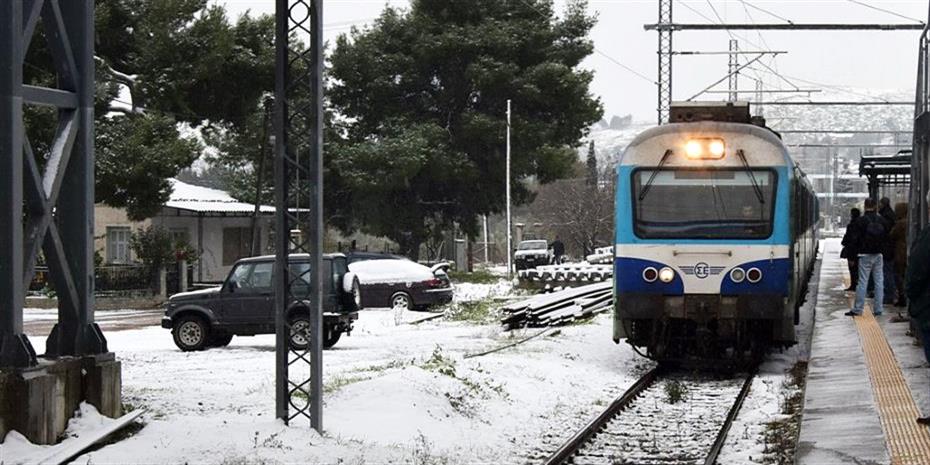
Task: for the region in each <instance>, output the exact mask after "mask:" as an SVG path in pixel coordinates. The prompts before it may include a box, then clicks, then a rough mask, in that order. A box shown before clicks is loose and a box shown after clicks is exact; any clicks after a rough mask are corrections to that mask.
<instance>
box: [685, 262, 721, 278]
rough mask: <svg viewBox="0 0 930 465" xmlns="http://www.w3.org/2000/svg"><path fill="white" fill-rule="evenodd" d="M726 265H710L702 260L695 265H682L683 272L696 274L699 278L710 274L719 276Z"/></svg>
mask: <svg viewBox="0 0 930 465" xmlns="http://www.w3.org/2000/svg"><path fill="white" fill-rule="evenodd" d="M723 269H724V267H722V266H710V265H708V264H707V263H704V262H700V263H698V264H696V265H694V266H683V267H681V272H682V273H684V274H686V275H688V276H694V277H696V278H698V279H704V278H707V277H708V276H717V275H718V274H720V273H722V272H723Z"/></svg>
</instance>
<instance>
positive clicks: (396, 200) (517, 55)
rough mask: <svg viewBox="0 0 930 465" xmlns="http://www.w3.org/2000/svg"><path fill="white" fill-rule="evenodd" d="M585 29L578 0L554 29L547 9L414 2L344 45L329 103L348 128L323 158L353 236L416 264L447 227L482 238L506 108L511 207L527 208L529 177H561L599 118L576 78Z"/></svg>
mask: <svg viewBox="0 0 930 465" xmlns="http://www.w3.org/2000/svg"><path fill="white" fill-rule="evenodd" d="M594 22H595V20H594V18H593V17H592V16H590V15H589V14H588V13H587V10H586V6H585V4H584V2H581V1H571V2H569V4H568V6H567V8H566V10H565V13H564V15H563V16H562V18H561V19H558V18H556V16H555V14H554V12H553V7H552V1H551V0H521V1H501V0H469V1H462V0H453V1H450V0H414V1H413V2H412V3H411V6H410V9H409V10H398V9H394V8H391V7H388V8H386V9H385V10H384V12H383V13H382V14H381V16H380V17H379V18H378V19H377V20H376V21H375V22H374V24H373V25H372V26H371V27H367V28H365V29H362V30H353V31H352V32H351V33H350V34H349V35H342V36H340V37H339V38H338V39H337V40H336V47H335V49H334V51H333V54H332V58H331V63H332V68H331V74H332V76H331V77H332V87H331V90H330V92H329V97H330V100H331V102H332V104H333V106H334V109H335V111H336V112H337V113H338V114H339V115H341V116H342V117H344V118H345V120H346V121H348V122H349V123H347V128H346V131H345V135H344V138H343V139H341V140H340V141H339V142H340V143H339V144H338V145H337V146H334V147H333V151H331V152H330V153H329V156H331V157H334V158H335V159H334V161H333V168H335V170H336V171H338V173H339V176H340V179H342V180H343V182H344V183H345V186H346V188H347V190H348V192H349V193H350V194H349V195H350V196H351V197H350V199H349V201H350V202H351V204H352V207H353V212H354V218H355V219H356V220H357V223H354V224H351V225H349V226H360V227H361V228H362V229H364V230H365V231H367V232H369V233H372V234H375V235H383V236H387V237H389V238H391V239H393V240H395V241H396V242H398V243H399V244H400V245H401V248H402V252H403V253H407V254H410V255H412V256H416V254H417V251H418V249H419V245H420V244H421V243H422V242H423V241H425V240H426V239H427V238H429V237H431V236H434V235H437V234H438V233H439V231H440V230H443V229H448V228H450V227H451V226H453V225H456V226H458V227H459V228H461V229H462V230H463V231H465V232H466V233H467V234H469V235H472V236H474V235H475V234H477V218H478V216H479V215H482V214H486V213H495V212H500V211H501V210H502V209H503V207H504V189H505V178H504V175H505V166H504V160H505V157H504V139H505V128H506V124H505V115H504V114H505V108H506V102H507V100H508V99H510V100H512V102H513V157H512V175H513V181H512V188H513V195H514V199H515V200H516V201H517V202H525V201H527V200H528V199H530V197H531V192H530V191H529V190H528V189H527V187H526V185H525V183H524V181H525V180H529V179H532V178H535V179H537V180H538V181H540V182H543V183H546V182H550V181H553V180H555V179H559V178H562V177H564V176H566V175H568V174H569V173H570V171H571V169H572V167H573V164H574V163H575V161H576V159H577V155H576V151H575V148H576V147H577V146H578V144H579V140H580V139H581V138H582V137H583V136H584V135H585V133H586V131H587V129H588V127H589V126H590V125H591V124H592V123H594V122H596V121H598V120H599V119H600V117H601V115H602V109H601V103H600V101H599V100H598V99H597V98H595V97H593V96H592V95H591V93H590V91H589V85H590V83H591V79H592V78H593V74H592V73H591V72H590V71H587V70H583V69H580V67H579V65H580V63H581V61H582V60H583V59H584V58H585V57H587V56H588V55H590V54H591V53H592V51H593V46H592V43H591V40H590V39H589V38H588V34H589V32H590V30H591V28H592V27H593V25H594ZM327 182H329V181H328V180H327ZM327 188H328V186H327Z"/></svg>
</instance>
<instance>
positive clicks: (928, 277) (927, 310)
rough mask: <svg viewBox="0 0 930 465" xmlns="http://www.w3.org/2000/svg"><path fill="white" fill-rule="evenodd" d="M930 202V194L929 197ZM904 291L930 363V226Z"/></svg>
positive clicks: (915, 250) (917, 242)
mask: <svg viewBox="0 0 930 465" xmlns="http://www.w3.org/2000/svg"><path fill="white" fill-rule="evenodd" d="M927 200H928V201H930V194H928V195H927ZM904 289H905V292H906V293H907V299H908V300H909V301H910V302H909V303H910V305H909V306H908V307H907V312H908V314H910V316H911V318H913V319H914V321H915V323H916V326H917V329H918V332H919V333H920V339H921V341H922V343H923V346H924V356H925V357H927V361H928V362H930V226H927V227H925V228H924V229H923V230H922V231H920V233H919V234H918V235H917V238H915V239H914V241H913V246H912V247H911V253H910V256H909V257H908V260H907V274H906V275H905V279H904ZM917 423H920V424H923V425H930V417H923V418H918V419H917Z"/></svg>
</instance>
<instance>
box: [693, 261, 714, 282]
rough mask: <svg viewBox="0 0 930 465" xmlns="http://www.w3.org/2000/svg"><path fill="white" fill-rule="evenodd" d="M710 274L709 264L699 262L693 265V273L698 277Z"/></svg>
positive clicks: (701, 277)
mask: <svg viewBox="0 0 930 465" xmlns="http://www.w3.org/2000/svg"><path fill="white" fill-rule="evenodd" d="M709 274H710V265H708V264H706V263H704V262H701V263H698V264H697V265H694V275H695V276H697V277H698V278H700V279H704V278H706V277H707V276H708V275H709Z"/></svg>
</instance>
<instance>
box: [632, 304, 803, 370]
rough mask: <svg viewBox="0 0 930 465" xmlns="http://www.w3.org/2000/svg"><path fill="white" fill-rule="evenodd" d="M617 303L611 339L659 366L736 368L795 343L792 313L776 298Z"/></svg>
mask: <svg viewBox="0 0 930 465" xmlns="http://www.w3.org/2000/svg"><path fill="white" fill-rule="evenodd" d="M618 303H619V305H620V307H619V308H618V310H619V311H618V312H617V313H616V314H615V317H616V321H615V325H616V326H617V328H615V329H616V330H619V331H617V332H615V335H616V336H622V337H626V338H627V342H628V343H629V344H630V345H632V346H633V347H634V349H636V350H637V351H638V352H639V351H641V350H644V353H642V355H644V356H646V357H649V358H651V359H653V360H657V361H660V362H665V363H678V364H685V365H689V366H693V365H697V364H701V365H708V366H713V365H714V364H729V363H737V364H738V363H742V362H746V361H751V360H758V359H760V358H761V357H762V356H763V355H764V354H765V353H766V352H767V351H769V350H771V349H778V348H784V347H788V346H791V345H793V344H794V343H795V334H794V323H795V321H794V320H795V318H794V316H795V315H793V314H794V313H796V312H786V310H785V308H786V302H785V299H784V298H782V297H780V296H752V297H749V296H746V297H722V296H719V295H687V296H681V297H663V296H626V298H623V297H621V298H620V299H618ZM789 308H790V307H789ZM786 313H787V315H786ZM619 338H620V337H616V339H617V340H618V341H619Z"/></svg>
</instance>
